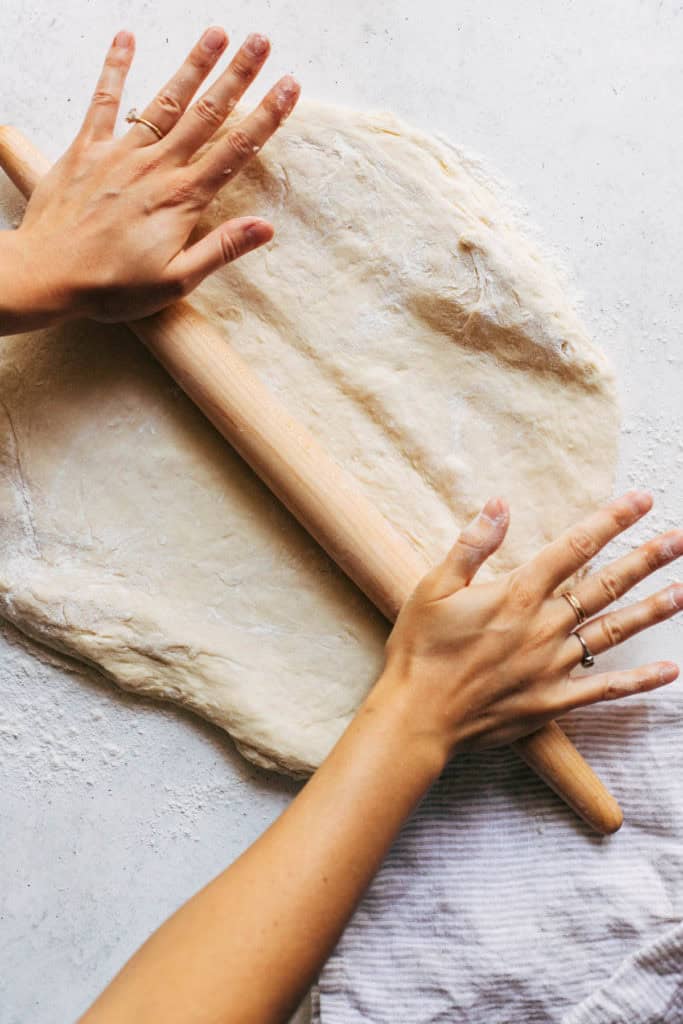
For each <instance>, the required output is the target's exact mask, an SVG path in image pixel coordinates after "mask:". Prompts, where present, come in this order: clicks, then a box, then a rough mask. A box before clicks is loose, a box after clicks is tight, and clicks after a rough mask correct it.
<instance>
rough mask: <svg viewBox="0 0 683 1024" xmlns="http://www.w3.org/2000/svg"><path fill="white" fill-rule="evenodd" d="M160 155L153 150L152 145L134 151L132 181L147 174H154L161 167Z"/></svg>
mask: <svg viewBox="0 0 683 1024" xmlns="http://www.w3.org/2000/svg"><path fill="white" fill-rule="evenodd" d="M161 163H162V160H161V155H160V154H159V153H158V152H155V150H154V148H153V147H150V146H145V147H144V148H143V149H141V150H138V151H137V152H136V161H135V171H134V174H133V181H137V180H138V179H139V178H144V177H146V175H148V174H154V173H155V171H158V170H159V168H160V167H161Z"/></svg>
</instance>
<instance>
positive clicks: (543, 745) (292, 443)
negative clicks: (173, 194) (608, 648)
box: [0, 125, 623, 834]
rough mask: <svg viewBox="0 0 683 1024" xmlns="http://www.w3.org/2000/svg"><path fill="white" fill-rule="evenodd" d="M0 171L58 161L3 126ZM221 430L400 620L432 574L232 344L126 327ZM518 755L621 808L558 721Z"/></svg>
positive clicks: (166, 313)
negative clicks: (406, 604) (415, 592)
mask: <svg viewBox="0 0 683 1024" xmlns="http://www.w3.org/2000/svg"><path fill="white" fill-rule="evenodd" d="M0 166H2V167H3V168H4V170H5V171H6V172H7V174H8V175H9V177H10V178H11V179H12V181H13V182H14V183H15V185H16V186H17V187H18V188H19V189H20V190H21V191H22V192H23V193H24V195H25V196H29V195H30V194H31V192H32V191H33V188H34V187H35V185H36V184H37V182H38V181H39V180H40V178H41V177H42V176H43V175H44V174H46V173H47V171H48V170H49V167H50V163H49V161H48V160H47V159H46V157H45V156H44V155H43V154H42V153H40V152H39V151H38V150H37V149H36V148H35V147H34V146H33V145H32V143H30V142H29V141H28V139H27V138H26V137H25V136H24V135H22V133H21V132H19V131H18V130H17V129H16V128H14V127H12V126H9V125H5V126H0ZM127 326H128V327H129V328H130V330H131V331H133V333H134V334H135V335H137V337H138V338H139V339H140V340H141V341H142V342H143V343H144V344H145V345H146V347H147V348H148V349H149V351H150V352H152V353H153V355H154V356H155V357H156V358H157V359H158V360H159V362H160V363H161V364H162V365H163V366H164V367H165V368H166V369H167V370H168V372H169V373H170V374H171V376H172V377H173V378H174V379H175V380H176V381H177V382H178V384H179V385H180V387H181V388H182V389H183V391H185V393H186V394H187V395H189V397H190V398H191V399H192V401H193V402H194V403H195V404H196V405H197V406H198V407H199V408H200V409H201V410H202V412H203V413H204V414H205V416H207V417H208V419H209V420H210V421H211V422H212V423H213V425H214V426H215V427H216V429H217V430H218V431H219V432H220V433H221V434H222V435H223V437H224V438H225V439H226V440H227V441H229V442H230V444H231V445H232V446H233V447H234V448H235V449H236V450H237V451H238V452H239V454H240V455H241V456H242V458H243V459H244V460H245V461H246V462H247V463H248V464H249V465H250V466H251V468H252V469H253V470H254V472H255V473H257V474H258V476H259V477H260V478H261V479H262V480H263V481H264V483H266V484H267V486H268V487H269V488H270V489H271V491H272V492H273V493H274V494H275V495H276V496H277V497H278V498H279V499H280V501H282V502H283V504H284V505H286V507H287V508H288V509H289V511H290V512H291V513H292V515H294V516H295V517H296V519H298V521H299V522H300V523H301V525H302V526H303V527H304V528H305V529H306V530H308V532H309V533H310V534H311V535H312V536H313V537H314V538H315V539H316V540H317V541H318V543H319V544H320V545H321V546H322V547H323V548H324V549H325V551H326V552H327V553H328V555H330V557H331V558H332V559H334V561H335V562H336V563H337V565H338V566H339V567H340V568H341V569H342V570H343V571H344V572H345V573H347V575H348V576H350V577H351V579H352V580H353V581H354V582H355V583H356V585H357V586H358V587H360V589H361V590H362V591H363V592H364V593H365V594H366V595H367V597H369V599H370V600H371V601H372V602H373V604H375V605H376V606H377V608H379V610H380V611H381V612H382V613H383V614H384V615H385V616H386V617H387V619H389V620H390V621H393V620H394V619H395V618H396V615H397V614H398V611H399V609H400V608H401V605H402V604H403V603H404V601H405V600H406V598H407V597H408V596H409V594H410V593H411V592H412V591H413V589H414V587H415V585H416V584H417V582H418V580H420V578H421V577H422V576H423V575H424V573H425V572H426V571H427V570H428V569H429V565H428V564H427V563H426V562H425V561H424V560H423V559H422V557H421V556H420V555H419V554H418V553H417V552H416V551H415V550H414V549H413V548H412V547H411V546H410V544H408V543H407V541H405V540H404V538H403V537H401V536H400V535H399V534H398V533H397V532H396V531H395V530H394V528H393V527H392V526H391V524H390V523H389V522H388V521H387V520H386V519H385V518H384V517H383V516H382V515H380V513H379V512H378V511H377V509H375V508H374V506H373V505H372V504H371V503H370V502H369V501H368V500H367V499H366V498H365V497H364V495H363V493H362V492H361V490H360V488H359V486H358V484H357V483H356V481H355V480H354V479H353V477H351V476H350V475H349V474H348V473H347V472H346V471H345V470H343V469H342V468H341V467H340V466H338V465H337V464H336V463H335V462H334V461H333V460H332V459H331V458H330V457H329V456H328V455H327V453H326V452H325V451H324V450H323V449H322V448H321V447H320V445H319V444H318V443H317V441H316V440H315V439H314V438H313V437H312V436H311V434H309V433H308V431H307V430H305V429H304V428H303V426H302V425H301V424H299V423H298V422H297V421H296V420H295V419H293V418H292V417H291V416H290V415H289V414H288V413H287V412H286V411H285V410H284V409H283V408H282V406H280V405H279V404H278V402H277V401H276V400H275V399H274V398H273V396H272V395H271V394H270V392H269V391H268V389H267V388H266V387H265V386H264V385H263V384H262V383H261V381H260V380H259V379H258V377H256V376H255V375H254V373H252V371H251V370H250V369H249V366H248V365H247V364H246V363H245V362H244V360H243V359H242V358H241V357H240V356H238V355H237V353H236V352H234V351H233V350H232V349H231V347H230V345H229V343H228V342H227V341H226V339H225V337H224V336H223V335H222V334H221V333H220V332H219V331H217V330H215V329H214V328H213V327H212V326H211V324H209V323H208V322H207V321H206V319H205V318H204V317H202V316H201V315H200V314H199V313H198V312H197V311H196V310H195V309H194V308H193V307H192V306H191V305H190V304H189V303H188V302H184V301H180V302H177V303H175V304H174V305H173V306H170V307H168V308H167V309H165V310H162V311H161V312H160V313H156V314H154V315H153V316H149V317H146V318H145V319H143V320H135V321H133V322H131V323H129V324H128V325H127ZM514 749H515V750H516V751H517V753H518V754H519V755H520V756H521V757H522V758H523V759H524V760H525V761H526V762H527V764H528V765H529V766H530V767H531V768H533V770H534V771H535V772H536V773H537V774H538V775H540V777H541V778H542V779H543V780H544V781H545V782H546V783H547V784H548V785H549V786H550V787H551V788H552V789H554V790H555V792H556V793H557V794H558V795H559V796H560V797H562V799H563V800H565V801H566V802H567V803H568V804H569V806H570V807H572V808H573V809H574V810H575V811H576V813H577V814H578V815H579V816H580V817H581V818H583V819H584V820H585V821H586V822H587V823H588V824H589V825H591V826H592V827H593V828H594V829H595V830H596V831H597V832H599V833H601V834H608V833H612V832H616V830H617V829H618V828H619V826H620V825H621V823H622V821H623V815H622V813H621V809H620V807H619V805H618V804H617V802H616V801H615V799H614V798H613V797H612V796H611V794H610V793H609V792H608V791H607V789H606V788H605V787H604V786H603V784H602V782H601V781H600V779H599V778H598V777H597V776H596V774H595V773H594V772H593V770H592V768H591V767H590V765H588V764H587V763H586V761H585V760H584V759H583V757H582V756H581V755H580V754H579V752H578V751H577V750H576V748H575V747H574V746H573V744H572V743H571V742H570V741H569V739H568V738H567V737H566V736H565V734H564V733H563V732H562V730H561V729H560V727H559V726H558V725H556V724H555V723H554V722H553V723H550V724H549V725H547V726H545V727H544V728H542V729H540V730H538V731H537V732H535V733H533V734H532V735H531V736H527V737H525V738H524V739H522V740H518V741H517V742H516V743H515V744H514Z"/></svg>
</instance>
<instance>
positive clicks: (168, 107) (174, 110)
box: [156, 89, 183, 117]
mask: <svg viewBox="0 0 683 1024" xmlns="http://www.w3.org/2000/svg"><path fill="white" fill-rule="evenodd" d="M156 103H157V106H159V107H160V108H161V109H162V110H163V111H164V112H165V113H167V114H172V115H173V116H174V117H178V116H180V114H182V112H183V106H182V103H181V102H180V100H179V99H178V97H177V96H174V95H173V93H172V92H171V91H170V90H168V89H164V90H162V91H161V92H160V93H157V97H156Z"/></svg>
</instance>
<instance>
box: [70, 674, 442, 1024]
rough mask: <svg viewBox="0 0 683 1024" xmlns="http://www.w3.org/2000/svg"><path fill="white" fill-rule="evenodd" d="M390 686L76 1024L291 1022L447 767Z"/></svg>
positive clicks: (375, 694)
mask: <svg viewBox="0 0 683 1024" xmlns="http://www.w3.org/2000/svg"><path fill="white" fill-rule="evenodd" d="M381 682H382V681H381ZM388 689H389V686H388V685H386V684H385V685H383V686H382V685H380V686H378V687H377V689H376V692H373V694H372V695H371V696H370V698H369V700H368V701H367V702H366V703H365V705H364V706H363V707H362V709H361V710H360V712H359V713H358V715H357V716H356V718H355V719H354V721H353V722H352V723H351V725H350V726H349V728H348V729H347V731H346V732H345V733H344V735H343V737H342V738H341V740H340V741H339V743H338V744H337V746H336V747H335V749H334V750H333V751H332V753H331V754H330V756H329V757H328V758H327V760H326V761H325V763H324V764H323V765H322V766H321V768H320V769H319V770H318V772H317V773H316V774H315V775H314V776H313V778H312V779H311V780H310V781H309V783H308V784H307V785H306V786H305V787H304V789H303V790H302V791H301V793H300V794H299V796H298V797H297V798H296V799H295V800H294V801H293V803H292V804H291V805H290V807H289V808H288V809H287V811H286V812H285V813H284V814H283V815H282V816H281V817H280V818H279V819H278V820H277V821H276V822H275V823H274V824H273V825H272V826H271V827H270V828H269V829H268V831H267V832H265V833H264V835H263V836H262V837H261V838H260V839H259V840H258V841H257V842H256V843H255V844H254V845H253V846H252V847H251V848H250V849H249V850H247V851H246V853H244V854H243V855H242V856H241V857H240V858H239V859H238V860H237V861H236V862H235V863H234V864H233V865H232V866H231V867H230V868H228V869H227V870H226V871H225V872H223V874H222V875H220V876H219V877H218V878H216V879H215V880H214V881H213V882H212V883H211V884H210V885H209V886H207V887H206V888H205V889H204V890H203V891H202V892H200V893H199V894H198V895H197V896H195V897H194V898H193V899H192V900H190V901H189V903H187V904H185V906H184V907H182V908H181V909H180V910H179V911H178V912H177V913H176V914H175V915H174V916H173V917H172V918H171V919H170V920H169V921H167V922H166V923H165V924H164V925H163V926H162V927H161V928H160V929H159V930H158V931H157V932H156V933H155V934H154V935H153V936H152V937H151V938H150V939H149V941H148V942H147V943H146V944H145V945H144V946H143V947H142V949H141V950H139V952H138V953H137V954H136V955H135V956H134V957H133V959H132V960H131V961H130V962H129V963H128V964H127V965H126V966H125V967H124V969H123V970H122V972H121V973H120V974H119V975H118V977H117V978H116V979H115V980H114V982H113V983H112V985H111V986H110V988H109V989H107V991H106V992H105V993H104V994H103V995H102V996H101V997H100V999H99V1000H98V1001H97V1003H96V1004H95V1005H94V1006H93V1007H92V1009H91V1010H90V1011H89V1013H88V1014H86V1016H85V1018H84V1022H87V1024H105V1022H109V1021H112V1022H113V1021H120V1020H124V1019H125V1020H152V1019H155V1020H156V1019H158V1020H162V1019H163V1020H164V1021H165V1022H167V1024H170V1022H173V1021H178V1022H180V1021H182V1022H183V1024H203V1022H205V1021H206V1022H208V1021H212V1022H213V1021H221V1022H231V1021H240V1022H242V1021H250V1022H252V1021H253V1022H259V1024H260V1022H266V1021H267V1022H271V1021H272V1022H275V1021H282V1020H286V1019H287V1015H288V1013H289V1012H290V1011H291V1010H292V1009H293V1008H294V1007H295V1005H296V1004H297V1002H298V1001H299V999H300V998H301V997H302V996H303V994H304V993H305V991H306V989H307V987H308V986H309V985H310V983H311V982H312V980H313V979H314V978H315V976H316V975H317V973H318V971H319V969H320V967H321V966H322V964H323V963H324V961H325V960H326V958H327V956H328V955H329V953H330V952H331V950H332V948H333V947H334V945H335V943H336V941H337V939H338V938H339V936H340V935H341V932H342V930H343V928H344V926H345V924H346V922H347V921H348V919H349V918H350V916H351V914H352V913H353V910H354V908H355V906H356V904H357V902H358V901H359V899H360V897H361V896H362V894H363V892H364V891H365V889H366V888H367V886H368V884H369V882H370V881H371V879H372V877H373V875H374V874H375V872H376V871H377V869H378V867H379V865H380V863H381V861H382V859H383V858H384V856H385V855H386V853H387V851H388V849H389V847H390V845H391V843H392V841H393V839H394V838H395V836H396V834H397V832H398V831H399V829H400V827H401V824H402V823H403V821H404V820H405V819H406V817H407V816H408V815H409V814H410V812H411V810H412V809H413V807H414V806H415V804H416V803H417V802H418V801H419V800H420V798H421V797H422V796H423V794H424V793H425V792H426V790H427V789H428V788H429V786H430V785H431V783H432V782H433V781H434V780H435V778H436V777H437V775H438V773H439V771H440V770H441V768H442V767H443V762H444V759H443V756H442V755H441V753H440V752H438V751H436V750H434V749H433V747H432V746H431V744H430V743H429V742H428V741H427V740H426V739H422V738H420V737H419V736H415V735H414V733H413V725H412V716H411V714H410V709H409V708H408V706H407V705H406V704H405V702H403V703H402V702H400V701H398V700H386V699H385V698H386V693H387V690H388Z"/></svg>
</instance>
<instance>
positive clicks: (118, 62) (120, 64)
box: [104, 51, 129, 68]
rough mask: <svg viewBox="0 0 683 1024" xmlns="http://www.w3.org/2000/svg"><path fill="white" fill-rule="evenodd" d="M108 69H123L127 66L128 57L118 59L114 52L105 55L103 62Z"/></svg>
mask: <svg viewBox="0 0 683 1024" xmlns="http://www.w3.org/2000/svg"><path fill="white" fill-rule="evenodd" d="M104 63H105V64H106V66H107V67H108V68H125V67H127V66H128V63H129V60H128V57H119V56H118V55H117V54H116V53H115V52H114V51H111V52H110V53H108V54H107V57H106V59H105V61H104Z"/></svg>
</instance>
